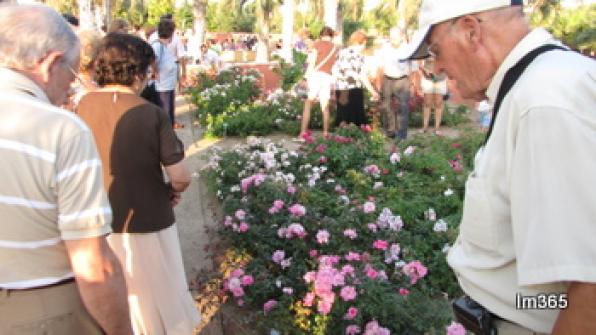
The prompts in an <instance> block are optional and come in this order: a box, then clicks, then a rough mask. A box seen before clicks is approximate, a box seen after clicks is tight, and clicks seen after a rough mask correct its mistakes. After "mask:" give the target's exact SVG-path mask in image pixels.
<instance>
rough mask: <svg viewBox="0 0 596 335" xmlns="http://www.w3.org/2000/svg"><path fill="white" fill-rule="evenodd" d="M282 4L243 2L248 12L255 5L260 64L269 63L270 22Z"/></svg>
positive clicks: (272, 0)
mask: <svg viewBox="0 0 596 335" xmlns="http://www.w3.org/2000/svg"><path fill="white" fill-rule="evenodd" d="M279 4H281V0H243V1H242V8H243V9H245V10H247V9H248V8H250V6H251V5H254V10H255V14H256V17H257V22H256V26H257V27H256V28H257V29H256V32H257V40H258V41H257V57H256V61H257V62H258V63H267V62H268V61H269V33H270V31H271V27H270V22H271V19H272V17H273V11H274V10H275V8H276V7H277V6H278V5H279Z"/></svg>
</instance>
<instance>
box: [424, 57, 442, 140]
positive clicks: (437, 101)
mask: <svg viewBox="0 0 596 335" xmlns="http://www.w3.org/2000/svg"><path fill="white" fill-rule="evenodd" d="M433 66H434V64H433V63H432V61H431V60H426V61H425V62H424V66H421V67H420V72H421V74H422V75H421V76H420V89H421V90H422V94H423V96H424V103H423V108H422V131H423V132H425V133H426V132H427V131H428V123H429V122H430V112H431V110H434V111H435V130H434V133H435V134H437V135H440V132H439V127H440V126H441V119H442V117H443V108H444V103H443V97H444V96H445V95H446V94H447V78H446V77H445V75H443V74H435V73H433V72H432V68H433Z"/></svg>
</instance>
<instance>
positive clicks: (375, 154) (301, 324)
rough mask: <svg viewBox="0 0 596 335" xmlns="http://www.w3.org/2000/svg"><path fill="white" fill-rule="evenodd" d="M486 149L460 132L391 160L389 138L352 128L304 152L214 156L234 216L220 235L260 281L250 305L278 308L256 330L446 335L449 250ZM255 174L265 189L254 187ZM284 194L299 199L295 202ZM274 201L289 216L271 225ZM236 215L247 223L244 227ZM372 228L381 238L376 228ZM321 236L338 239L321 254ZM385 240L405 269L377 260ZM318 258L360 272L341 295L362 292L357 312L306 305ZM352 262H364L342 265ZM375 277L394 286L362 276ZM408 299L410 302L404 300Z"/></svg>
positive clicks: (260, 145)
mask: <svg viewBox="0 0 596 335" xmlns="http://www.w3.org/2000/svg"><path fill="white" fill-rule="evenodd" d="M482 138H483V134H482V133H479V132H477V131H470V132H464V133H463V135H462V136H461V137H460V138H458V139H447V138H437V137H434V136H415V137H414V138H412V139H410V140H408V141H405V142H401V143H400V145H399V146H398V147H396V148H395V152H394V153H393V154H392V157H393V159H390V153H388V152H387V151H386V149H385V142H384V138H383V136H382V135H381V134H379V133H376V132H365V131H361V130H360V129H358V128H356V127H353V126H352V127H347V128H340V129H338V131H337V133H336V134H334V135H332V136H331V138H329V139H316V140H312V139H308V140H309V142H310V143H307V144H305V145H303V146H302V147H301V148H300V149H299V150H298V151H297V152H289V151H288V150H286V149H283V148H280V147H278V146H276V145H273V144H271V143H267V142H259V141H253V142H250V143H249V144H248V146H246V147H243V148H238V149H235V150H233V151H226V152H217V153H215V154H213V155H212V156H211V157H212V162H211V164H210V166H211V169H209V170H207V172H206V177H207V180H208V182H209V184H210V185H211V187H210V189H211V190H212V191H214V192H216V193H217V196H218V198H219V199H221V200H222V205H223V206H222V207H223V210H224V212H225V214H226V215H227V216H228V218H227V219H226V223H225V224H224V225H223V226H222V227H221V228H220V232H221V234H222V236H223V237H224V238H225V239H226V240H227V241H228V242H229V245H230V246H231V248H232V249H233V250H236V251H237V252H242V253H245V254H247V255H249V258H250V261H248V262H246V263H244V265H243V266H242V268H243V269H244V271H245V272H246V273H248V274H250V275H252V276H253V277H254V284H252V285H249V286H245V287H244V290H245V291H244V293H243V295H242V299H243V301H244V303H245V304H247V305H249V306H252V307H253V308H255V309H257V310H261V309H262V306H263V304H264V303H265V302H266V301H268V300H270V299H275V300H277V301H278V305H277V307H276V308H274V309H273V310H272V311H271V312H270V313H268V314H266V315H265V316H264V317H261V318H259V322H258V324H259V325H260V326H261V327H263V329H271V328H274V329H276V330H278V331H280V332H281V333H282V334H330V335H334V334H344V333H345V328H346V326H348V325H350V324H357V325H359V326H360V327H361V328H364V326H365V324H366V323H368V322H370V321H372V320H377V321H378V322H379V323H380V324H381V325H382V326H383V327H387V328H389V329H390V330H391V333H392V334H423V333H430V334H434V333H443V332H444V329H445V328H444V327H445V325H446V324H448V323H449V321H450V319H451V317H452V316H451V312H450V309H449V304H448V299H449V298H451V297H455V296H458V295H459V294H461V291H460V289H459V287H458V284H457V281H456V279H455V277H454V275H453V273H452V272H451V270H450V269H449V267H448V265H447V264H446V261H445V247H446V246H449V245H450V244H452V243H453V242H454V240H455V238H456V236H457V232H458V223H459V221H460V217H461V212H462V200H463V191H464V183H465V179H466V175H467V172H468V171H470V169H471V165H470V164H471V163H472V160H473V155H474V153H475V151H476V150H477V149H478V147H479V145H480V143H481V142H482ZM396 155H397V156H399V157H397V156H396ZM454 162H457V166H458V168H454V166H455V165H454V164H455V163H454ZM257 174H259V175H260V176H261V178H262V179H260V181H259V182H258V183H257V182H256V181H254V180H255V179H254V178H255V176H257ZM247 180H253V182H247ZM288 186H293V187H295V188H296V190H297V191H296V192H295V193H291V192H288V191H287V188H288ZM449 192H450V193H449ZM275 200H280V201H283V205H282V208H280V209H279V211H278V212H274V213H271V212H270V211H271V208H272V205H273V203H274V201H275ZM367 201H372V202H374V204H375V209H374V210H373V212H365V211H364V210H363V208H364V207H363V205H364V203H365V202H367ZM293 204H301V205H303V206H304V207H305V209H306V211H305V214H304V215H303V216H296V215H292V214H290V213H289V209H288V208H289V207H290V206H291V205H293ZM429 208H433V209H434V211H435V212H436V219H441V220H444V221H445V222H447V230H446V231H436V230H435V225H436V223H437V222H436V221H435V220H436V219H435V218H431V217H430V216H429V215H428V213H429ZM239 209H241V210H242V211H244V212H245V213H246V215H245V217H243V218H239V214H238V212H237V210H239ZM386 211H390V212H391V213H394V214H393V215H399V216H400V218H401V220H402V221H403V227H401V229H394V228H395V227H394V228H391V226H389V227H387V226H384V225H383V224H382V223H381V219H380V217H381V216H380V213H385V212H386ZM241 221H242V222H245V223H248V224H249V225H250V227H249V228H248V229H247V230H246V231H243V232H241V231H239V230H238V227H239V226H238V225H239V224H240V222H241ZM370 223H376V224H377V226H376V228H375V229H371V228H370V227H368V224H370ZM290 224H300V225H301V226H302V227H303V228H304V230H305V233H306V234H305V235H304V236H303V237H301V238H299V237H293V238H286V237H284V234H285V233H284V232H283V229H287V227H288V226H289V225H290ZM322 229H324V230H326V231H328V232H329V234H330V238H329V241H328V242H327V243H318V242H317V237H316V235H317V233H318V232H319V231H320V230H322ZM346 229H354V230H355V231H356V232H357V235H358V236H357V237H355V238H354V239H351V238H349V237H348V236H346V235H345V234H344V231H345V230H346ZM377 240H383V241H387V242H388V243H390V244H391V243H398V244H399V245H400V247H401V252H400V253H399V261H397V260H393V261H392V260H390V261H387V259H386V258H387V257H388V255H390V253H388V251H382V250H379V249H376V248H373V247H372V246H373V242H374V241H377ZM276 250H283V251H285V257H286V258H291V264H290V265H289V266H288V267H286V268H283V267H281V266H280V265H279V264H276V263H274V262H273V261H272V254H273V253H274V252H275V251H276ZM313 250H316V252H317V255H318V256H323V255H327V256H331V257H333V256H332V255H337V256H338V262H339V264H337V265H332V267H334V268H337V269H341V268H342V266H344V265H347V264H349V265H351V266H353V268H354V271H355V272H354V276H348V275H346V276H345V278H344V279H345V285H353V286H354V287H356V289H357V298H356V299H355V300H353V301H344V300H343V299H342V298H340V296H339V295H338V292H339V288H335V289H334V292H335V294H336V296H335V300H334V302H333V304H332V308H331V310H330V312H329V313H322V312H320V311H318V309H317V304H316V301H315V304H314V305H313V306H312V307H310V306H308V305H307V304H305V301H304V297H305V295H306V293H308V292H313V283H309V282H308V281H306V280H305V274H307V273H309V272H311V271H318V270H320V267H319V262H320V261H321V258H319V259H317V257H316V256H313V255H312V252H313ZM350 251H352V252H357V253H359V254H360V255H362V257H364V258H365V260H363V261H347V260H345V258H344V256H345V255H346V254H347V253H348V252H350ZM413 260H418V261H420V262H421V263H422V264H424V265H425V266H426V267H427V268H428V274H427V275H426V276H425V277H424V278H422V279H420V280H419V281H418V282H417V283H412V282H411V281H410V280H409V278H408V277H407V276H405V275H404V272H403V270H402V267H403V266H404V264H406V263H408V262H410V261H413ZM368 266H370V267H372V268H374V269H375V270H376V271H378V272H381V271H382V272H383V273H384V274H385V275H386V276H387V279H386V280H385V279H379V278H373V277H370V276H369V275H368V274H365V273H366V268H367V267H368ZM283 287H290V288H292V291H293V292H292V294H288V293H283V292H282V288H283ZM404 288H406V289H408V290H409V294H406V293H403V292H402V293H401V294H400V293H399V292H400V289H404ZM351 306H354V307H356V308H358V310H359V312H358V315H357V316H356V318H355V319H354V320H351V321H348V320H345V319H344V315H345V314H346V310H347V309H348V308H349V307H351Z"/></svg>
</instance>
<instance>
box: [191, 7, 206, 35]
mask: <svg viewBox="0 0 596 335" xmlns="http://www.w3.org/2000/svg"><path fill="white" fill-rule="evenodd" d="M192 13H193V15H194V19H195V20H194V27H193V28H194V33H195V36H194V38H195V39H196V41H197V42H196V44H197V45H199V46H200V45H202V44H203V41H204V40H205V30H206V27H207V0H194V2H193V6H192Z"/></svg>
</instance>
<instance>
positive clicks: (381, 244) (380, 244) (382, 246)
mask: <svg viewBox="0 0 596 335" xmlns="http://www.w3.org/2000/svg"><path fill="white" fill-rule="evenodd" d="M387 247H389V243H388V242H387V241H385V240H376V241H374V242H373V248H375V249H379V250H387Z"/></svg>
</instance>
